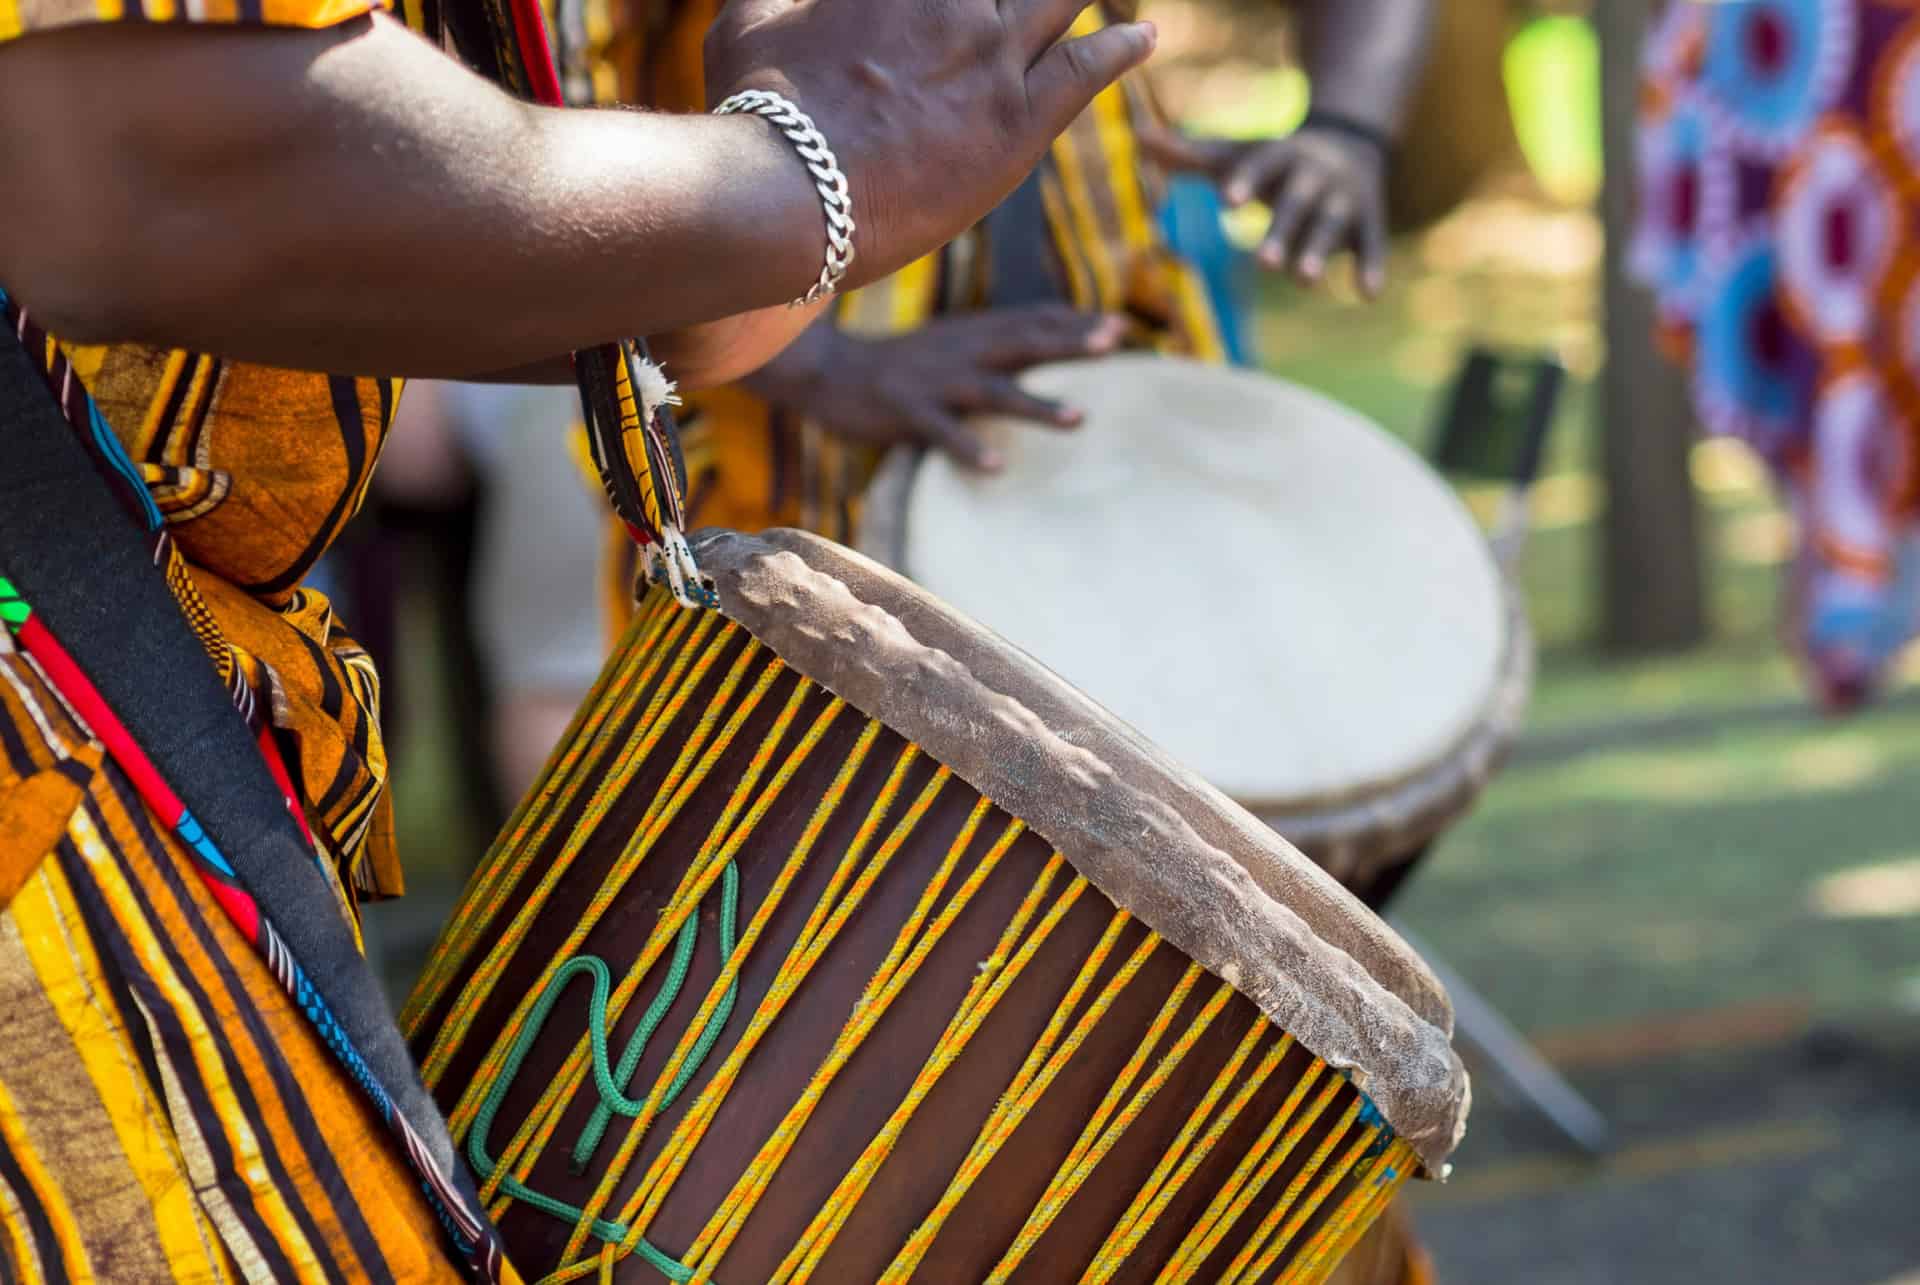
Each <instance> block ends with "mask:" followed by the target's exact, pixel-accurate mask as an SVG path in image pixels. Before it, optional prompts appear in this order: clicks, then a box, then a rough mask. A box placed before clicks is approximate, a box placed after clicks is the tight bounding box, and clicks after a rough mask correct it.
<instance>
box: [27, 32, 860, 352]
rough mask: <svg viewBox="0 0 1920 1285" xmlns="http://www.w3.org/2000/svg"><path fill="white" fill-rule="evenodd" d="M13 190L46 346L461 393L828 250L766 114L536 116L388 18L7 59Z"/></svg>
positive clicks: (681, 313)
mask: <svg viewBox="0 0 1920 1285" xmlns="http://www.w3.org/2000/svg"><path fill="white" fill-rule="evenodd" d="M155 103H167V104H169V107H168V110H167V111H164V112H155V111H154V109H153V107H154V104H155ZM0 180H3V181H4V187H5V190H6V192H7V193H8V197H7V199H4V200H0V281H4V282H5V283H6V287H7V289H8V290H9V292H10V293H16V294H17V295H18V296H19V297H20V299H21V300H23V301H24V302H25V304H26V305H27V306H28V307H29V308H31V309H32V310H33V311H35V312H36V313H38V314H39V315H40V317H41V319H42V320H43V321H44V322H45V323H46V324H47V325H48V326H49V328H51V329H53V330H55V331H56V332H58V333H61V334H63V335H65V336H67V337H68V338H71V339H75V340H80V341H97V342H103V343H105V342H127V341H137V342H143V343H148V344H153V345H155V346H160V347H169V348H186V349H189V350H192V351H203V352H214V353H219V354H221V355H223V356H226V357H229V358H233V359H238V360H248V361H258V362H262V363H266V364H270V365H280V366H289V367H293V368H297V369H304V370H332V371H352V372H355V373H361V374H395V375H411V376H444V377H467V376H470V375H471V374H472V373H473V372H474V371H476V370H499V369H510V368H514V367H518V366H524V365H527V364H529V363H538V362H539V361H540V355H541V354H543V353H554V352H561V351H564V350H566V349H569V348H579V347H584V346H589V345H592V344H597V343H604V342H607V341H608V340H610V339H612V338H614V337H615V336H618V335H622V334H634V333H649V332H665V331H670V330H674V329H676V328H680V327H686V326H691V325H698V324H701V323H704V322H707V321H709V320H710V319H712V318H715V317H725V316H728V315H730V314H737V313H743V312H749V311H752V310H754V309H758V308H766V307H777V306H778V305H779V304H780V303H781V302H783V301H784V300H785V299H787V298H791V297H792V296H793V295H795V294H798V293H799V292H801V291H803V290H805V289H806V288H807V286H808V284H809V282H810V279H811V276H812V275H813V274H815V273H817V272H818V270H819V269H818V263H819V255H820V252H821V244H822V232H821V226H822V225H821V222H820V213H819V198H818V196H817V195H816V194H815V192H814V191H813V188H812V185H811V184H810V183H808V182H807V181H806V173H805V170H804V169H803V168H801V166H800V165H799V164H797V162H796V160H795V157H794V155H793V151H792V148H791V147H790V146H789V145H788V144H787V143H786V142H785V141H784V140H783V139H781V138H780V136H779V134H778V133H777V132H776V131H773V130H770V129H768V128H767V126H766V124H765V123H764V122H763V121H758V120H754V119H751V118H749V117H745V116H741V117H711V116H696V117H679V116H667V115H653V114H648V113H637V112H611V111H608V112H591V111H579V112H573V111H558V110H550V109H543V108H534V107H530V106H527V105H526V104H523V103H519V102H516V101H515V100H513V99H511V98H509V97H507V96H506V95H505V94H503V93H501V92H500V91H499V90H498V89H496V88H494V87H493V86H491V85H489V84H487V83H486V82H485V81H483V80H481V79H480V78H478V77H476V76H474V75H472V74H471V73H469V72H467V71H465V70H463V69H462V68H461V67H459V66H458V65H457V64H456V63H454V62H453V60H451V59H449V58H447V57H446V56H445V55H444V54H442V53H441V52H440V51H438V50H436V49H434V48H432V47H431V46H429V45H428V44H427V43H426V42H424V41H422V40H421V39H419V38H418V37H417V36H415V35H413V34H411V33H410V32H408V31H406V30H404V29H403V28H401V27H400V26H399V24H397V23H396V22H394V21H392V20H390V19H388V18H386V17H385V16H384V15H376V16H374V17H373V18H371V19H359V20H355V21H353V22H349V23H344V24H342V25H341V26H340V27H339V28H337V29H330V30H325V31H316V32H308V31H294V30H288V29H283V28H273V29H269V30H260V31H243V32H236V31H230V30H226V29H224V28H221V27H220V26H219V25H218V24H214V25H212V26H194V25H189V26H187V27H179V28H177V29H175V28H166V27H154V26H150V25H142V24H107V25H105V26H101V27H98V28H93V27H88V28H85V29H82V30H76V31H68V30H56V31H52V32H48V33H43V34H36V35H32V36H29V37H27V38H24V39H22V40H19V41H9V42H4V43H0ZM20 193H26V194H28V196H27V197H23V198H20V199H15V198H16V197H17V196H18V194H20Z"/></svg>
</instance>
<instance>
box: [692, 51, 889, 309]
mask: <svg viewBox="0 0 1920 1285" xmlns="http://www.w3.org/2000/svg"><path fill="white" fill-rule="evenodd" d="M713 112H714V115H716V116H732V115H736V114H739V113H743V112H744V113H748V114H751V115H754V116H764V117H765V118H766V119H767V120H769V121H771V122H772V123H773V124H774V125H775V126H777V127H778V128H779V130H780V132H781V133H782V134H783V135H785V136H786V139H787V141H788V142H789V143H791V144H793V150H794V151H796V152H798V153H799V154H800V159H801V160H802V161H803V162H805V163H806V167H807V173H809V174H811V175H812V176H813V188H814V191H816V192H818V193H819V194H820V209H821V212H822V213H823V214H825V215H826V220H827V253H826V261H825V262H824V263H823V264H822V265H821V268H820V278H819V280H817V281H815V282H814V283H813V285H812V287H811V288H810V289H808V291H807V292H806V293H805V294H804V295H801V296H800V297H799V298H798V299H795V300H794V301H793V302H792V303H790V304H788V305H787V306H788V307H791V308H799V307H803V306H805V305H807V304H810V303H818V302H819V301H820V300H822V299H824V298H826V297H827V296H828V295H830V294H832V293H834V292H835V291H836V290H838V289H839V288H840V282H841V281H842V280H844V279H845V277H846V275H847V269H848V268H850V267H852V266H853V232H854V223H853V198H852V196H851V195H850V194H849V192H848V189H847V176H846V174H845V172H844V171H842V170H841V168H840V160H839V158H838V157H836V156H835V155H834V154H833V148H832V146H831V145H830V144H829V143H828V142H827V137H826V135H824V134H822V133H821V132H820V130H819V129H818V128H817V127H816V126H815V125H814V123H813V118H812V117H810V116H808V115H807V114H806V113H805V112H803V111H801V110H800V109H799V108H798V107H796V106H795V105H794V104H793V102H792V100H790V99H788V98H787V97H785V96H784V95H782V94H776V93H774V92H773V91H772V90H769V89H743V90H741V91H740V92H739V93H737V94H734V95H733V96H732V97H730V98H728V99H727V100H726V101H725V102H723V103H721V104H720V105H719V106H718V107H716V108H714V109H713Z"/></svg>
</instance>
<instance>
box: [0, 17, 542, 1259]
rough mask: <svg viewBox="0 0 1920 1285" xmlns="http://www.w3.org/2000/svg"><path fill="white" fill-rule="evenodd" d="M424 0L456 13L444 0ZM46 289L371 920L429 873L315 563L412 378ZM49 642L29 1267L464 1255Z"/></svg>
mask: <svg viewBox="0 0 1920 1285" xmlns="http://www.w3.org/2000/svg"><path fill="white" fill-rule="evenodd" d="M380 7H382V5H381V4H380V2H379V0H239V2H238V3H236V2H234V0H185V2H184V3H178V2H176V0H0V40H4V39H8V38H11V37H15V36H19V35H22V34H23V33H29V32H35V31H42V30H47V29H52V28H59V27H74V26H81V25H85V24H89V23H99V22H109V21H131V22H206V23H232V24H246V25H262V24H271V25H281V26H289V27H312V28H317V27H323V26H328V25H334V24H338V23H341V22H345V21H349V20H353V19H356V18H363V17H364V16H365V15H367V14H368V13H370V12H371V11H372V10H374V9H376V8H380ZM408 7H409V10H410V13H409V16H410V17H412V18H413V19H415V20H416V22H417V24H423V25H425V26H426V27H428V28H430V29H433V30H434V31H435V32H436V34H437V30H438V25H439V23H440V21H441V11H440V6H439V4H438V3H437V0H425V3H423V4H410V5H409V6H408ZM22 305H24V307H23V306H22ZM30 305H31V300H25V301H20V303H18V304H16V303H14V302H11V301H8V300H6V299H5V298H4V296H0V313H4V320H5V323H6V325H7V326H8V329H9V330H11V331H13V332H14V333H15V334H17V335H18V337H19V338H20V340H21V343H22V346H23V347H24V348H25V350H26V352H27V355H28V357H29V359H30V360H31V361H33V362H34V363H35V364H37V365H38V366H39V367H40V369H41V372H42V374H44V375H45V377H46V380H47V383H48V386H49V388H50V390H51V391H52V393H53V394H54V396H55V397H56V399H57V400H58V401H59V402H60V403H61V404H62V407H63V409H64V410H65V411H66V412H67V417H68V419H69V420H70V421H71V422H72V423H73V424H74V425H75V426H76V428H79V429H83V430H84V429H85V427H86V426H87V425H89V424H91V425H92V430H93V436H94V439H95V441H96V444H102V445H104V446H107V447H110V448H111V449H106V450H100V451H96V452H95V453H96V455H97V456H99V457H101V458H107V459H110V460H111V461H112V467H111V468H110V469H109V471H108V476H110V477H111V478H113V479H115V480H116V481H118V482H121V483H124V484H125V485H124V486H123V487H122V488H121V494H122V497H123V499H124V500H126V502H127V503H128V504H129V505H130V506H131V507H132V508H134V509H138V510H139V513H138V514H137V516H138V518H139V519H140V522H141V525H143V526H150V527H151V526H157V527H158V531H157V538H156V539H155V541H154V546H153V547H154V548H155V550H156V560H157V565H159V566H160V567H161V568H162V569H163V570H164V572H165V574H166V578H167V582H168V586H169V588H170V589H171V590H172V592H173V596H174V598H175V600H176V602H177V604H178V605H179V607H180V609H181V611H182V614H183V616H184V617H185V619H186V620H187V622H188V623H189V625H190V626H191V627H192V629H193V631H194V633H195V634H196V635H197V637H198V639H199V641H200V643H201V645H202V647H203V648H204V649H205V651H206V653H207V656H208V659H209V663H210V664H211V665H212V667H213V669H214V671H215V672H216V674H217V675H218V676H219V678H220V679H221V681H222V682H223V683H224V684H225V685H226V686H227V688H228V690H229V693H230V694H231V695H232V696H233V698H234V700H235V704H236V706H237V707H238V709H239V710H240V712H241V713H242V714H243V715H245V716H246V717H247V718H248V719H249V721H250V722H252V723H257V724H259V727H258V731H259V736H260V739H261V741H262V745H263V749H264V748H265V747H266V746H268V745H271V746H272V748H273V751H274V754H273V755H272V756H271V757H272V758H273V759H274V760H275V761H283V762H284V764H285V767H286V769H287V776H286V777H284V778H283V780H282V785H283V788H284V789H286V790H287V792H288V794H289V795H290V797H292V798H294V799H297V801H298V803H299V804H300V805H301V809H302V811H303V812H304V820H305V821H306V822H307V823H308V824H307V827H306V828H307V829H308V831H309V832H310V834H311V837H312V838H313V840H314V844H315V847H316V848H317V849H318V851H319V853H320V855H321V856H322V858H323V863H322V864H323V869H325V870H327V871H328V872H329V873H330V874H331V877H332V894H331V896H330V897H328V898H327V899H326V901H325V902H323V903H322V904H319V905H314V906H312V907H310V908H306V907H303V908H302V909H305V910H310V912H311V913H314V914H320V915H326V914H338V915H341V916H342V917H343V918H344V919H345V920H346V921H347V922H348V923H349V924H354V925H356V926H357V904H358V903H359V902H360V901H361V900H363V899H365V898H368V897H377V896H383V895H389V894H393V893H397V892H398V891H400V886H401V884H400V877H399V868H398V866H397V864H396V862H395V858H394V853H393V850H392V839H391V833H392V826H391V821H390V817H389V813H388V803H387V798H386V791H385V787H386V777H387V764H386V757H385V753H384V750H383V749H382V746H381V740H380V732H379V689H378V684H377V681H376V677H375V675H374V672H373V668H372V665H371V664H370V663H369V661H368V659H367V657H366V655H365V653H364V651H362V649H361V648H360V647H359V646H358V645H357V644H356V643H355V642H354V641H353V639H352V638H351V636H349V635H348V634H347V633H346V632H345V631H344V630H343V629H342V628H341V627H340V625H339V622H338V621H337V620H336V619H335V617H334V614H333V611H332V608H331V606H330V605H329V604H328V602H327V600H326V599H325V598H324V597H323V596H322V595H320V594H318V593H315V592H313V591H312V590H310V589H307V588H305V587H304V586H303V585H302V580H303V578H304V577H305V575H306V573H307V572H308V570H309V569H310V568H311V567H312V566H313V564H314V562H315V561H316V560H317V559H318V558H319V557H320V555H321V554H322V553H323V552H324V551H325V549H326V548H327V546H328V545H329V544H330V543H331V542H332V540H333V539H334V538H335V537H336V536H337V535H338V533H339V532H340V530H341V528H342V527H343V526H344V525H345V523H346V522H347V521H348V520H349V519H350V518H351V517H352V516H353V514H354V513H355V511H356V510H357V509H358V508H359V506H360V503H361V501H362V498H363V496H364V493H365V489H366V486H367V483H368V480H369V478H370V476H371V472H372V469H373V467H374V465H375V463H376V461H377V459H378V456H379V453H380V448H381V444H382V442H383V440H384V437H385V434H386V432H387V430H388V426H389V424H390V421H391V417H392V414H393V408H394V403H395V401H396V399H397V397H398V396H399V392H400V386H399V383H398V381H394V380H376V379H356V378H349V377H343V376H327V375H320V374H306V373H299V372H292V371H283V370H275V369H269V368H266V367H261V366H255V365H248V364H243V363H234V362H227V361H223V360H221V359H219V358H216V357H213V356H209V355H206V354H197V353H188V352H172V351H165V350H160V349H154V348H148V347H141V346H135V345H115V346H89V345H79V344H73V343H68V342H65V341H63V340H62V339H60V338H59V337H58V336H57V335H50V334H47V333H45V332H44V331H43V330H41V329H40V328H38V327H37V326H36V325H35V324H34V323H33V320H32V315H31V311H30ZM0 632H4V631H0ZM39 665H40V662H38V661H37V660H36V659H35V658H34V657H32V656H30V655H28V654H27V653H26V652H23V651H16V650H15V649H14V648H13V647H12V645H11V644H10V643H8V642H5V641H0V680H4V681H0V1280H4V1281H36V1282H37V1281H42V1280H47V1281H66V1280H74V1281H90V1280H103V1281H104V1280H111V1281H142V1282H144V1281H160V1280H169V1279H172V1280H186V1281H226V1280H249V1281H268V1280H271V1281H282V1280H303V1281H304V1280H338V1281H361V1280H372V1281H431V1280H443V1279H456V1278H458V1277H460V1276H463V1275H465V1272H464V1270H463V1269H462V1268H461V1267H459V1266H457V1265H456V1262H455V1260H454V1259H453V1258H452V1257H450V1256H449V1251H448V1249H447V1247H446V1246H447V1242H446V1241H445V1240H444V1239H443V1237H442V1234H441V1227H440V1225H439V1224H438V1223H437V1222H436V1220H435V1212H434V1205H433V1203H432V1202H430V1200H429V1199H428V1198H427V1196H426V1195H425V1194H423V1191H422V1182H421V1177H420V1176H419V1173H418V1172H417V1171H416V1170H415V1168H414V1167H413V1166H412V1165H411V1164H410V1163H409V1154H408V1151H407V1150H406V1149H405V1148H404V1147H403V1146H402V1145H401V1143H400V1142H399V1141H397V1140H396V1139H395V1137H394V1135H393V1134H392V1133H391V1132H390V1131H389V1125H390V1124H391V1121H387V1122H385V1123H383V1120H382V1118H381V1111H380V1110H379V1109H377V1108H376V1106H374V1105H372V1104H370V1100H369V1098H368V1097H367V1096H366V1095H364V1094H363V1093H362V1091H361V1087H360V1086H358V1085H356V1083H355V1081H354V1079H353V1077H352V1076H351V1075H349V1074H347V1073H346V1072H345V1071H344V1070H343V1068H342V1063H341V1061H340V1060H339V1059H340V1050H339V1049H338V1048H337V1047H330V1046H329V1043H328V1042H327V1038H326V1037H325V1036H332V1037H334V1038H336V1039H337V1038H338V1035H339V1032H338V1031H337V1029H331V1030H329V1031H328V1032H326V1033H325V1036H323V1034H322V1033H321V1032H320V1031H319V1029H318V1028H317V1027H316V1022H317V1021H319V1018H318V1017H316V1015H315V1012H314V1011H313V1007H312V1004H311V1003H301V1002H296V1000H295V999H294V998H292V997H290V995H289V992H288V986H287V977H288V976H290V975H293V974H296V973H297V972H298V970H299V967H300V963H299V961H296V960H291V959H289V958H288V957H287V955H286V952H285V951H284V949H283V950H281V951H280V953H279V956H278V957H277V959H276V957H275V956H274V953H273V949H272V948H271V945H269V946H268V947H266V948H263V947H262V946H261V945H260V944H259V943H258V942H257V941H256V940H255V939H254V937H253V936H252V935H251V934H252V933H253V932H257V931H261V932H263V931H264V929H262V928H261V926H260V924H258V923H255V924H253V925H251V928H250V927H249V925H248V924H246V923H244V922H243V918H244V917H242V918H236V912H235V910H234V908H233V907H232V906H230V905H226V904H225V903H224V902H223V901H221V900H219V899H218V897H217V896H216V893H215V892H214V891H211V890H210V885H209V884H208V883H207V882H206V881H205V879H204V878H203V877H202V876H201V874H196V867H195V865H194V862H193V856H192V854H191V853H190V852H189V851H188V850H187V849H186V848H184V847H182V841H181V840H180V838H178V837H177V836H176V834H175V832H174V831H173V830H172V829H171V828H169V827H170V824H171V818H162V817H160V816H159V815H157V814H156V813H155V811H154V810H153V808H152V804H151V801H150V800H148V801H145V802H143V799H142V796H141V795H140V794H139V793H138V792H137V791H136V789H135V786H134V783H133V781H132V780H131V779H130V778H129V777H128V776H127V775H126V774H125V772H124V771H123V768H122V765H121V764H119V763H117V762H116V761H115V760H114V759H112V758H109V757H108V756H107V755H106V753H105V752H104V751H103V742H102V740H101V728H100V726H99V725H94V726H89V725H88V724H87V723H86V722H84V721H83V719H82V716H81V715H80V714H79V713H77V712H76V711H75V709H74V708H72V707H71V706H69V705H68V704H67V703H66V700H65V699H64V697H63V695H62V692H61V691H60V690H56V688H55V687H54V686H53V685H52V684H51V683H50V681H49V679H48V673H47V672H46V671H43V670H42V669H41V668H40V667H39ZM202 873H203V872H202ZM296 913H297V912H296ZM263 949H264V950H265V953H264V954H263ZM296 989H297V988H296ZM321 1016H326V1015H324V1014H322V1015H321ZM348 1064H349V1065H351V1064H352V1063H351V1062H349V1063H348ZM378 1096H379V1094H378V1093H377V1092H376V1094H375V1097H376V1098H378ZM409 1145H412V1144H411V1141H410V1142H409ZM436 1199H437V1198H436ZM440 1208H441V1209H442V1210H444V1205H442V1206H440ZM501 1275H502V1276H503V1277H504V1278H505V1279H513V1276H512V1272H511V1269H510V1268H504V1269H502V1270H501Z"/></svg>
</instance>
